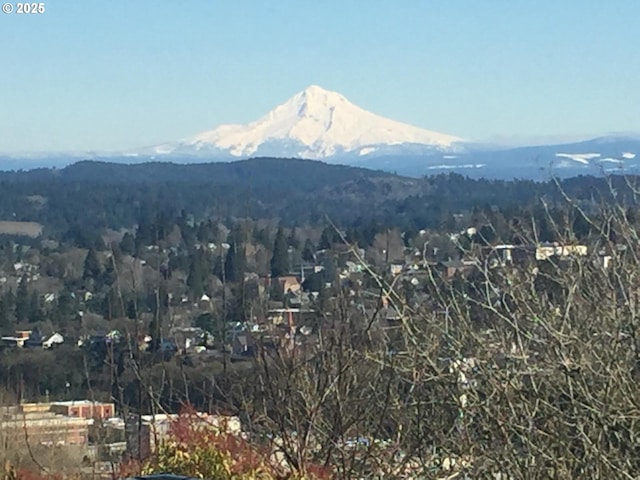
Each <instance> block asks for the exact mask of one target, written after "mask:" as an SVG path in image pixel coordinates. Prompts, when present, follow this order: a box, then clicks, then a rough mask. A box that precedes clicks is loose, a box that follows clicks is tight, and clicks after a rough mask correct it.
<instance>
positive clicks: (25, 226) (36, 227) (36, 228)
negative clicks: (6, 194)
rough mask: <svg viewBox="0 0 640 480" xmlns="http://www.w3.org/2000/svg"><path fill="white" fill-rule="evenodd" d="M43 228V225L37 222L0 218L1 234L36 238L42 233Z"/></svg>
mask: <svg viewBox="0 0 640 480" xmlns="http://www.w3.org/2000/svg"><path fill="white" fill-rule="evenodd" d="M42 228H43V227H42V225H41V224H39V223H37V222H12V221H6V220H0V235H25V236H27V237H32V238H35V237H38V236H40V235H41V234H42Z"/></svg>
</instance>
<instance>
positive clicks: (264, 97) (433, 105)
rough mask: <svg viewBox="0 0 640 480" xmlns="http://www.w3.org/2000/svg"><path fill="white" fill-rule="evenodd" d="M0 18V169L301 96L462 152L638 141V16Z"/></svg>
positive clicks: (381, 9)
mask: <svg viewBox="0 0 640 480" xmlns="http://www.w3.org/2000/svg"><path fill="white" fill-rule="evenodd" d="M45 7H46V12H45V13H44V14H40V15H29V16H26V15H16V14H11V15H5V14H1V13H0V42H1V45H2V47H1V48H0V152H4V153H13V152H22V151H65V150H67V151H68V150H85V149H95V150H118V149H127V148H132V147H138V146H145V145H152V144H156V143H161V142H164V141H169V140H175V139H179V138H182V137H185V136H189V135H192V134H195V133H197V132H200V131H202V130H208V129H211V128H213V127H215V126H217V125H218V124H220V123H244V122H247V121H250V120H254V119H256V118H258V117H259V116H261V115H262V114H264V113H266V112H267V111H268V110H270V109H271V108H272V107H274V106H275V105H277V104H279V103H282V102H283V101H285V100H286V99H288V98H289V97H290V96H292V95H293V94H294V93H296V92H298V91H300V90H302V89H304V88H305V87H306V86H308V85H310V84H317V85H321V86H323V87H325V88H327V89H330V90H337V91H339V92H340V93H342V94H344V95H345V96H346V97H347V98H349V99H350V100H351V101H352V102H354V103H356V104H357V105H359V106H361V107H363V108H365V109H367V110H370V111H372V112H375V113H378V114H381V115H384V116H387V117H390V118H393V119H395V120H400V121H404V122H407V123H411V124H414V125H416V126H420V127H424V128H428V129H431V130H436V131H441V132H445V133H450V134H454V135H458V136H462V137H464V138H468V139H487V138H491V137H495V136H500V137H511V136H517V137H519V138H521V137H525V138H530V137H539V136H547V135H553V136H572V135H589V134H601V133H609V132H640V84H639V83H638V79H639V78H640V52H639V51H638V46H639V45H640V28H639V27H638V19H640V2H638V1H637V0H615V1H611V2H605V1H602V0H562V1H558V0H553V1H552V0H538V1H532V0H486V1H482V2H481V1H474V0H437V1H436V0H431V1H429V0H398V1H391V0H387V1H377V0H368V1H366V2H364V1H361V0H335V1H334V0H315V1H311V0H272V1H264V0H253V1H250V0H190V1H186V0H177V1H158V0H135V1H131V0H108V1H107V0H103V1H98V0H91V1H89V0H48V1H45Z"/></svg>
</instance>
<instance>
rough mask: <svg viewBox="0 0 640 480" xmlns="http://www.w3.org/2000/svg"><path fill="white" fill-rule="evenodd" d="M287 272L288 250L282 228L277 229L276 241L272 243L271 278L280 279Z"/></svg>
mask: <svg viewBox="0 0 640 480" xmlns="http://www.w3.org/2000/svg"><path fill="white" fill-rule="evenodd" d="M288 271H289V249H288V247H287V240H286V239H285V238H284V231H283V230H282V227H279V228H278V233H277V234H276V239H275V241H274V243H273V256H272V257H271V276H272V277H280V276H282V275H284V274H286V273H287V272H288Z"/></svg>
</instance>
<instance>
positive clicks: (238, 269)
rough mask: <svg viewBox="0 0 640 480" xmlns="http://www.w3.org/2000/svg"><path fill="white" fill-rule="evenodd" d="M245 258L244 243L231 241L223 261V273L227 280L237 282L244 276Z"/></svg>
mask: <svg viewBox="0 0 640 480" xmlns="http://www.w3.org/2000/svg"><path fill="white" fill-rule="evenodd" d="M245 271H246V258H245V254H244V245H242V244H240V243H237V242H236V241H233V243H231V246H230V248H229V251H228V252H227V257H226V259H225V262H224V274H225V278H226V280H227V281H228V282H239V281H241V280H242V279H243V278H244V272H245Z"/></svg>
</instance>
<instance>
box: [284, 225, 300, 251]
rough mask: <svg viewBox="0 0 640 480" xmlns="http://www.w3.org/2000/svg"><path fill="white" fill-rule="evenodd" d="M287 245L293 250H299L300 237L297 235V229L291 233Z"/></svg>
mask: <svg viewBox="0 0 640 480" xmlns="http://www.w3.org/2000/svg"><path fill="white" fill-rule="evenodd" d="M287 243H288V244H289V246H291V247H292V248H295V249H298V248H300V240H298V236H297V235H296V227H293V228H292V229H291V233H290V234H289V238H288V239H287Z"/></svg>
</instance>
